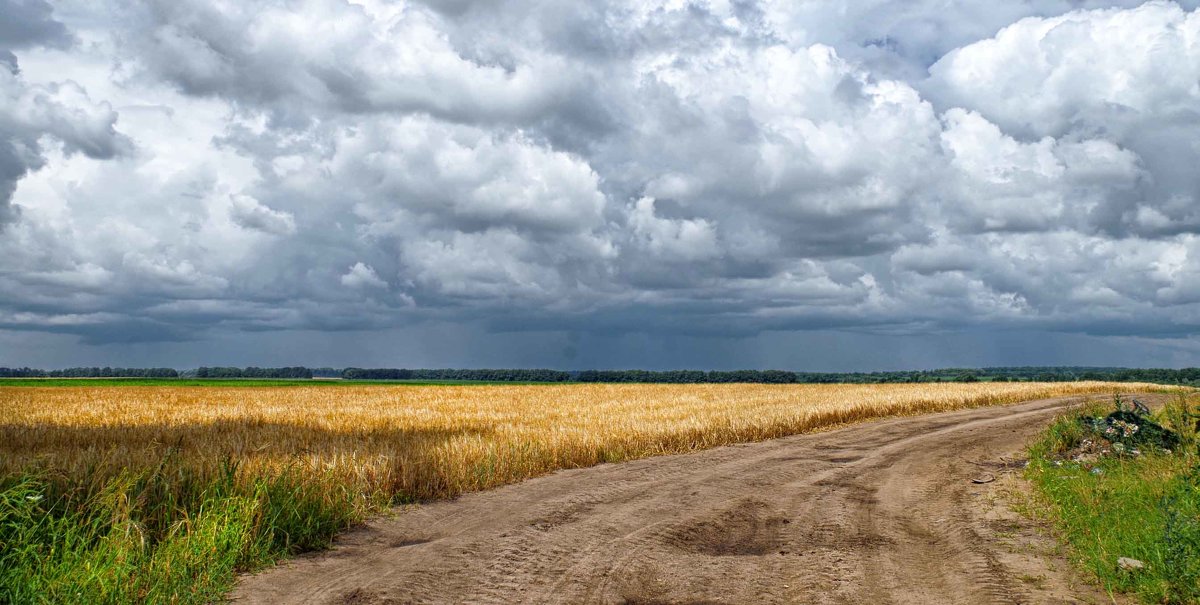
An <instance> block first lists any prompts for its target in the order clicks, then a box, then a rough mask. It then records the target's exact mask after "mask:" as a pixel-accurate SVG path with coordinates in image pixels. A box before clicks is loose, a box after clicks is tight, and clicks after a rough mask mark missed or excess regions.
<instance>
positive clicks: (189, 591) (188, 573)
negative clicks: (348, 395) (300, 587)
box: [0, 457, 387, 604]
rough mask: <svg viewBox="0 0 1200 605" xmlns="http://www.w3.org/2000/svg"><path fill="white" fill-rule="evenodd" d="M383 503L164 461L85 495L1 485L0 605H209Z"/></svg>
mask: <svg viewBox="0 0 1200 605" xmlns="http://www.w3.org/2000/svg"><path fill="white" fill-rule="evenodd" d="M381 500H382V501H381ZM386 504H387V502H386V499H385V498H384V497H383V496H382V495H380V494H374V495H373V496H372V495H365V496H364V495H363V494H362V493H361V492H355V491H352V490H350V489H348V488H347V486H345V485H343V484H341V483H339V482H337V481H334V480H325V479H324V478H323V477H321V476H320V474H319V473H317V474H314V473H313V471H312V469H305V470H302V469H298V468H288V469H285V470H284V471H283V472H280V473H278V474H276V475H274V476H259V477H255V478H252V479H249V480H246V479H245V478H242V477H241V476H240V475H239V473H238V472H237V466H236V464H233V463H227V464H224V465H222V468H221V470H220V472H219V473H217V474H212V475H208V476H205V474H203V473H199V472H197V471H195V470H193V469H189V468H188V467H187V466H185V465H181V464H179V463H177V462H176V461H175V460H173V459H171V458H170V457H168V459H166V460H165V461H164V462H163V464H161V465H160V466H158V467H157V468H154V469H151V470H146V471H142V472H140V473H134V472H122V473H119V474H117V475H116V476H114V477H110V478H108V479H106V480H104V481H100V482H96V483H95V484H90V485H89V484H74V485H72V484H70V483H67V482H64V481H62V480H61V479H60V478H57V477H55V476H54V475H53V474H51V473H46V472H37V471H30V472H27V473H23V474H20V475H10V476H9V477H7V478H5V479H4V480H2V481H0V603H14V604H15V603H83V602H87V603H114V604H116V603H184V602H191V603H210V602H215V601H219V600H220V599H221V598H222V595H223V594H224V593H225V592H226V591H227V590H228V589H229V586H230V584H231V582H232V581H233V578H234V574H235V572H237V571H246V570H253V569H256V568H260V567H263V566H266V565H269V564H271V563H273V562H274V561H277V560H278V559H280V558H282V557H285V556H288V555H291V554H295V553H297V552H302V551H307V550H315V549H320V548H325V547H327V546H328V545H329V544H330V542H331V540H332V539H333V537H334V535H336V534H337V533H338V532H339V531H342V530H344V529H346V528H347V527H349V526H350V525H351V524H353V523H354V522H356V521H358V520H360V519H361V517H362V516H363V515H364V514H366V512H367V511H369V510H377V509H379V508H381V507H382V506H384V505H386Z"/></svg>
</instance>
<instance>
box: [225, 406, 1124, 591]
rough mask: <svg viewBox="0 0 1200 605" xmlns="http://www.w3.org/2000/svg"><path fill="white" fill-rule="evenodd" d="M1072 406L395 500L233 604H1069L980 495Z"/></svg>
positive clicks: (1057, 576) (1037, 557)
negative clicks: (400, 505) (443, 497)
mask: <svg viewBox="0 0 1200 605" xmlns="http://www.w3.org/2000/svg"><path fill="white" fill-rule="evenodd" d="M1077 401H1079V399H1056V400H1043V401H1034V402H1029V403H1024V404H1019V405H1014V406H1005V407H995V408H984V409H978V410H968V411H963V412H953V413H947V414H937V415H931V416H920V417H913V418H898V419H889V420H883V421H878V422H872V423H867V424H860V425H855V426H851V427H848V428H844V429H840V430H836V431H830V432H826V433H818V434H811V435H801V436H796V437H789V438H784V439H777V440H773V441H769V442H764V443H756V444H749V445H740V446H732V447H724V448H718V449H714V450H709V451H705V452H700V453H696V454H690V455H684V456H665V457H660V458H652V459H647V460H640V461H635V462H628V463H623V464H609V465H603V466H599V467H593V468H588V469H579V470H572V471H563V472H559V473H556V474H554V475H551V476H548V477H542V478H539V479H534V480H530V481H526V482H524V483H521V484H518V485H513V486H509V487H505V488H501V489H497V490H493V491H488V492H483V493H477V494H470V495H467V496H464V497H461V498H459V499H457V500H454V501H448V502H438V503H433V504H428V505H422V506H419V507H411V508H408V509H405V510H403V511H400V512H398V514H397V515H396V517H395V518H392V519H382V520H379V521H376V522H373V523H371V524H370V525H368V526H367V527H365V528H362V529H359V530H356V531H354V532H351V533H349V534H347V535H346V536H344V538H343V539H341V540H339V544H338V547H337V548H336V549H335V550H332V551H330V552H327V553H322V554H318V555H313V556H309V557H305V558H301V559H298V560H296V561H293V562H291V563H288V564H286V565H284V566H281V567H279V568H277V569H274V570H270V571H268V572H266V573H263V574H260V575H257V576H252V577H247V578H244V579H243V581H242V583H241V585H240V586H239V588H238V590H237V591H236V592H235V593H234V595H233V598H234V602H235V603H238V604H242V603H347V604H349V603H364V604H366V603H410V602H412V603H516V602H524V603H870V604H872V605H879V604H884V603H914V604H915V603H920V604H927V603H970V604H976V603H1076V602H1094V603H1100V602H1112V600H1111V599H1110V598H1109V597H1107V596H1105V595H1103V594H1102V593H1100V592H1098V591H1096V590H1095V589H1091V588H1088V587H1087V586H1086V585H1083V584H1081V583H1079V582H1078V581H1077V580H1076V578H1074V577H1072V575H1071V574H1070V572H1069V571H1067V569H1068V567H1067V566H1066V565H1065V564H1064V563H1063V562H1061V561H1057V562H1055V561H1053V560H1050V559H1047V558H1046V555H1045V554H1044V553H1043V551H1045V550H1046V547H1047V544H1046V543H1045V540H1044V539H1043V538H1038V537H1037V534H1036V532H1033V531H1031V530H1030V529H1029V526H1028V523H1025V522H1023V521H1021V520H1020V519H1019V517H1017V516H1016V515H1013V514H1012V513H1011V512H1008V510H1007V507H1006V506H1004V505H1003V504H1001V505H996V495H997V489H998V488H997V487H996V486H997V485H998V484H1003V481H1001V482H998V483H991V484H986V485H978V484H975V483H973V482H972V481H971V479H972V478H975V477H980V476H982V475H985V474H986V473H991V474H993V475H996V476H1003V474H1004V470H1005V468H1008V467H1011V466H1014V465H1011V464H1008V463H1006V460H1011V457H1012V456H1014V455H1017V454H1018V453H1019V451H1020V450H1021V449H1022V448H1023V446H1024V444H1025V443H1026V442H1027V440H1028V439H1029V438H1030V437H1032V436H1033V435H1034V434H1036V433H1037V432H1038V431H1039V430H1040V429H1041V428H1042V427H1044V426H1045V425H1046V423H1047V422H1048V421H1049V420H1050V418H1052V417H1053V415H1054V414H1055V413H1056V412H1057V411H1060V410H1062V409H1063V408H1064V407H1065V406H1067V405H1069V404H1070V403H1072V402H1077Z"/></svg>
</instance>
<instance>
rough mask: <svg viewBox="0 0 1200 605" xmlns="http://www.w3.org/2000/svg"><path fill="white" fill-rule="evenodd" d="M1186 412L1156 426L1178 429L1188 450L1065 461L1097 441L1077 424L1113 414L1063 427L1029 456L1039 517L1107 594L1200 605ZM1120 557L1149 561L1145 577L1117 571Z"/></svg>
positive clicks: (1198, 504) (1199, 525)
mask: <svg viewBox="0 0 1200 605" xmlns="http://www.w3.org/2000/svg"><path fill="white" fill-rule="evenodd" d="M1183 405H1184V404H1182V403H1180V402H1176V403H1173V404H1171V405H1170V406H1168V408H1167V410H1165V411H1164V412H1161V413H1160V414H1159V418H1158V420H1159V421H1160V422H1162V423H1163V424H1166V425H1167V426H1169V427H1170V428H1176V429H1179V432H1180V433H1181V435H1182V436H1183V437H1184V442H1185V445H1184V446H1183V447H1180V448H1177V449H1178V450H1179V451H1174V452H1171V453H1164V452H1153V453H1145V454H1143V455H1141V456H1138V457H1113V456H1104V457H1101V458H1099V459H1098V460H1096V461H1092V462H1087V461H1085V462H1075V461H1073V460H1072V459H1071V457H1069V456H1067V454H1069V453H1070V452H1071V451H1072V450H1073V449H1075V448H1076V447H1077V446H1079V444H1080V443H1081V442H1082V440H1083V439H1085V438H1094V436H1091V435H1088V434H1087V432H1086V431H1085V430H1084V429H1083V427H1082V426H1081V424H1080V423H1079V421H1078V418H1079V417H1080V416H1081V415H1083V414H1088V415H1093V416H1094V415H1097V414H1098V413H1099V414H1102V413H1104V412H1107V411H1111V410H1110V409H1104V410H1098V409H1086V410H1081V411H1079V412H1076V413H1073V414H1070V415H1068V416H1065V417H1063V418H1060V419H1058V420H1057V421H1056V422H1055V423H1054V424H1053V425H1052V426H1051V427H1050V428H1049V429H1047V431H1046V432H1045V433H1044V434H1043V436H1042V438H1041V439H1040V440H1039V441H1038V442H1037V443H1035V444H1034V445H1033V447H1032V448H1031V450H1030V465H1029V468H1028V471H1027V477H1028V478H1029V479H1030V480H1031V481H1032V483H1033V485H1034V487H1035V491H1036V493H1037V496H1038V500H1039V502H1040V504H1041V506H1040V507H1039V509H1040V512H1041V514H1042V515H1044V516H1045V517H1047V518H1048V519H1049V520H1051V521H1052V522H1053V524H1054V525H1055V527H1056V528H1057V529H1058V530H1059V532H1060V536H1061V537H1062V539H1063V540H1064V541H1065V542H1066V543H1067V544H1068V546H1069V547H1070V552H1071V553H1072V558H1073V559H1074V561H1075V562H1076V563H1077V564H1078V565H1079V566H1080V567H1081V568H1083V569H1085V570H1086V571H1088V572H1090V573H1091V574H1092V575H1093V576H1094V577H1095V578H1097V579H1098V580H1099V581H1100V583H1101V584H1102V585H1103V586H1104V587H1105V588H1106V589H1107V590H1110V591H1121V592H1128V593H1132V594H1135V595H1137V596H1138V597H1139V598H1140V599H1141V600H1142V601H1144V602H1146V603H1191V604H1197V603H1200V457H1198V456H1197V455H1196V447H1197V444H1196V435H1195V432H1194V424H1192V423H1193V422H1194V421H1188V420H1187V415H1186V413H1185V412H1184V411H1181V406H1183ZM1183 410H1186V408H1183ZM1172 421H1174V423H1173V422H1172ZM1064 458H1065V459H1064ZM1097 469H1098V470H1097ZM1119 557H1130V558H1133V559H1138V560H1140V561H1143V562H1144V563H1145V564H1146V569H1145V570H1142V571H1136V572H1130V571H1122V570H1119V569H1118V568H1117V559H1118V558H1119Z"/></svg>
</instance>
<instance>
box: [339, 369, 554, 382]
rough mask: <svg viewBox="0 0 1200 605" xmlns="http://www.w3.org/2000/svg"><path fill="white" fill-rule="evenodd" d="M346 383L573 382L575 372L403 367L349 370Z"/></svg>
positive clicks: (343, 376) (345, 373) (343, 372)
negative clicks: (441, 381) (425, 381)
mask: <svg viewBox="0 0 1200 605" xmlns="http://www.w3.org/2000/svg"><path fill="white" fill-rule="evenodd" d="M342 378H344V379H346V380H463V381H478V382H570V381H572V380H573V379H572V376H571V372H563V371H561V370H536V369H535V370H453V369H442V370H408V369H402V368H372V369H363V368H346V369H344V370H342Z"/></svg>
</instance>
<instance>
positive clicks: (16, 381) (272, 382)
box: [0, 378, 571, 388]
mask: <svg viewBox="0 0 1200 605" xmlns="http://www.w3.org/2000/svg"><path fill="white" fill-rule="evenodd" d="M381 384H392V385H406V386H438V385H468V386H469V385H505V384H518V385H530V384H571V383H564V382H508V381H504V382H497V381H486V380H334V379H307V378H296V379H277V378H0V388H4V387H142V386H145V387H163V386H166V387H314V386H334V387H336V386H364V385H381Z"/></svg>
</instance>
